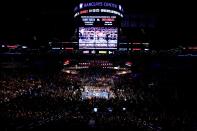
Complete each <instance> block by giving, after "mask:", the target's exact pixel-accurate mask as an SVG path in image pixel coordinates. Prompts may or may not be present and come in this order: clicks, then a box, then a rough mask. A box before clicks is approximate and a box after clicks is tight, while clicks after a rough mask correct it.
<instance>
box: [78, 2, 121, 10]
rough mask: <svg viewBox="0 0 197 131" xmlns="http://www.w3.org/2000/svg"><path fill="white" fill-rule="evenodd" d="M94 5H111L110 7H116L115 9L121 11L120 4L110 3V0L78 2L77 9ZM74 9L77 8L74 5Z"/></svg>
mask: <svg viewBox="0 0 197 131" xmlns="http://www.w3.org/2000/svg"><path fill="white" fill-rule="evenodd" d="M96 6H100V7H111V8H116V9H119V10H121V11H123V8H122V6H121V5H117V4H114V3H110V2H88V3H80V4H79V9H82V8H87V7H96ZM75 10H77V8H76V7H75Z"/></svg>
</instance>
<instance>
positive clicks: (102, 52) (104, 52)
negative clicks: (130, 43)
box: [99, 51, 107, 54]
mask: <svg viewBox="0 0 197 131" xmlns="http://www.w3.org/2000/svg"><path fill="white" fill-rule="evenodd" d="M99 54H107V51H99Z"/></svg>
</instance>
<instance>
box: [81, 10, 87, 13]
mask: <svg viewBox="0 0 197 131" xmlns="http://www.w3.org/2000/svg"><path fill="white" fill-rule="evenodd" d="M87 13H88V10H81V11H80V13H79V14H87Z"/></svg>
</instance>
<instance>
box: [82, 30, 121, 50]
mask: <svg viewBox="0 0 197 131" xmlns="http://www.w3.org/2000/svg"><path fill="white" fill-rule="evenodd" d="M117 43H118V28H117V27H79V49H117Z"/></svg>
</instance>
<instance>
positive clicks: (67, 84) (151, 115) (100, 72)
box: [0, 68, 195, 131]
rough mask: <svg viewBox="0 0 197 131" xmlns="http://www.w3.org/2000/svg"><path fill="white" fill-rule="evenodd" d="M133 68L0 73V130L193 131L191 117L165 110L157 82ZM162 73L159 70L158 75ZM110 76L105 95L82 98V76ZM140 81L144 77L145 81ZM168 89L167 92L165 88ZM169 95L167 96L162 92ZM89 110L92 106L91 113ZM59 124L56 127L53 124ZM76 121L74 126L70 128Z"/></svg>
mask: <svg viewBox="0 0 197 131" xmlns="http://www.w3.org/2000/svg"><path fill="white" fill-rule="evenodd" d="M139 73H142V75H136V74H135V73H134V72H133V73H129V74H124V75H118V74H116V73H115V72H114V71H109V70H107V69H100V68H93V69H84V70H83V71H81V72H80V73H79V74H74V75H72V74H66V73H64V72H62V71H56V72H50V73H44V74H42V73H32V72H28V71H17V70H13V71H11V72H9V71H8V72H7V71H2V72H1V73H0V85H1V87H0V106H1V108H0V120H1V123H3V124H2V125H1V126H0V129H1V130H13V129H14V130H15V129H17V130H22V129H39V128H58V127H62V126H63V127H64V128H83V127H84V128H98V129H102V128H116V127H121V128H124V129H133V130H150V131H159V130H179V131H181V130H193V126H195V124H193V123H194V120H193V119H195V116H193V117H192V115H193V114H192V113H189V112H188V111H187V110H184V111H181V112H178V111H177V112H176V111H172V110H170V111H169V110H168V109H166V108H165V104H163V103H162V99H161V98H160V97H159V95H160V94H159V93H160V91H159V89H161V88H159V87H158V86H159V84H157V82H158V81H153V82H152V81H148V80H150V79H151V80H153V79H154V78H153V77H152V78H149V79H148V78H144V77H146V75H145V74H143V73H144V72H139ZM164 74H165V73H164ZM84 77H85V78H89V79H90V80H92V79H94V78H105V77H106V78H110V77H111V78H112V79H113V84H114V85H113V86H112V88H111V89H110V90H111V91H112V92H113V93H114V97H112V98H109V99H100V98H91V99H85V100H84V99H82V97H81V93H82V90H83V85H82V83H83V82H82V78H84ZM145 79H147V80H146V81H145ZM165 93H169V92H167V91H166V92H165ZM165 95H169V94H165ZM94 108H97V109H98V110H97V111H95V110H94ZM60 123H62V124H61V126H59V124H60ZM76 125H77V126H76Z"/></svg>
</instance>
